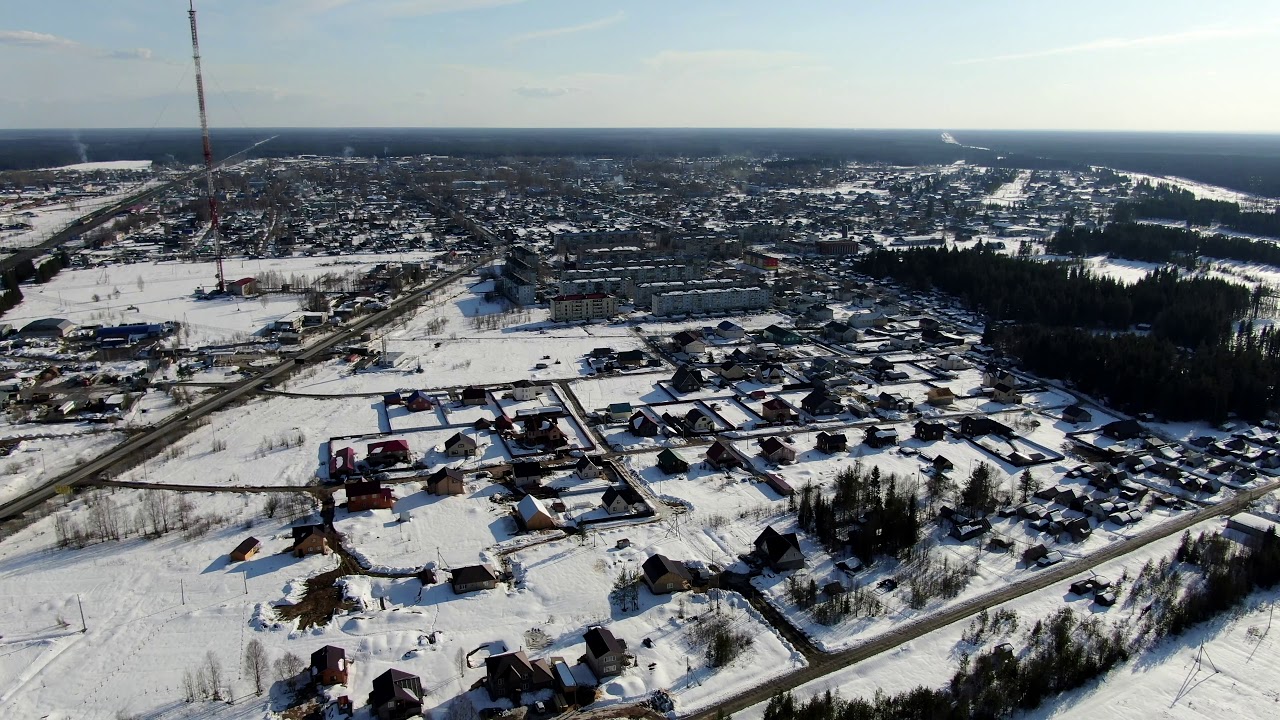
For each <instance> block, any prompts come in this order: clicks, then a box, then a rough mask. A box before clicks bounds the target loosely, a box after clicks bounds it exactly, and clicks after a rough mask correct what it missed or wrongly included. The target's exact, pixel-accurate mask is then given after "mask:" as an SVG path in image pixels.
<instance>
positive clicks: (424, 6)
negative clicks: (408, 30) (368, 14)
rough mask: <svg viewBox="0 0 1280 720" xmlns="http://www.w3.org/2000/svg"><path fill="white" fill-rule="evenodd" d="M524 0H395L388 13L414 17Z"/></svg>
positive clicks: (388, 5) (479, 8)
mask: <svg viewBox="0 0 1280 720" xmlns="http://www.w3.org/2000/svg"><path fill="white" fill-rule="evenodd" d="M521 2H524V0H395V1H394V2H391V3H388V4H386V7H385V8H384V10H385V12H386V14H388V15H394V16H401V17H413V16H419V15H439V14H442V13H453V12H467V11H470V10H484V9H486V8H491V7H501V6H502V5H515V4H516V3H521Z"/></svg>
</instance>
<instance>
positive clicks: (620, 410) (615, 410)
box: [604, 402, 634, 422]
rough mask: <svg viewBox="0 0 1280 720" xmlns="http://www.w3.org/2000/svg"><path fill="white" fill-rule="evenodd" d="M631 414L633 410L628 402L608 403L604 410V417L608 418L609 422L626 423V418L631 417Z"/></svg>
mask: <svg viewBox="0 0 1280 720" xmlns="http://www.w3.org/2000/svg"><path fill="white" fill-rule="evenodd" d="M632 412H634V410H633V409H632V407H631V403H628V402H619V403H609V407H607V408H605V410H604V413H605V415H607V416H609V421H610V422H626V421H627V418H629V417H631V413H632Z"/></svg>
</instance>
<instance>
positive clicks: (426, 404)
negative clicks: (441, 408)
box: [404, 390, 435, 412]
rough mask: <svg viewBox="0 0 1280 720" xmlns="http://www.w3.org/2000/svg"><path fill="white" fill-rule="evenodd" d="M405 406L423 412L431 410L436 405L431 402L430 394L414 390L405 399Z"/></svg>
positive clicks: (411, 410)
mask: <svg viewBox="0 0 1280 720" xmlns="http://www.w3.org/2000/svg"><path fill="white" fill-rule="evenodd" d="M404 406H405V407H406V408H408V409H409V411H410V412H422V411H423V410H430V409H431V408H432V407H434V406H435V405H434V403H432V402H431V396H430V395H428V394H426V393H425V392H423V391H421V390H414V391H413V392H411V393H409V397H408V399H406V400H405V401H404Z"/></svg>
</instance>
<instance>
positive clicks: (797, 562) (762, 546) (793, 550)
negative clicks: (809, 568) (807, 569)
mask: <svg viewBox="0 0 1280 720" xmlns="http://www.w3.org/2000/svg"><path fill="white" fill-rule="evenodd" d="M755 546H756V554H758V555H759V556H760V557H761V559H763V560H764V561H765V562H766V563H768V564H769V567H771V568H773V569H774V570H776V571H778V572H783V571H785V570H799V569H800V568H802V567H804V553H803V552H801V551H800V538H799V537H797V536H796V534H795V533H787V534H785V535H783V534H782V533H779V532H778V531H777V530H774V529H773V526H772V525H770V526H769V527H766V528H765V529H764V532H762V533H760V536H759V537H757V538H756V542H755Z"/></svg>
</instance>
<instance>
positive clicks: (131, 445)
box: [0, 256, 492, 520]
mask: <svg viewBox="0 0 1280 720" xmlns="http://www.w3.org/2000/svg"><path fill="white" fill-rule="evenodd" d="M491 259H492V258H491V257H488V256H486V257H483V258H481V259H479V260H477V261H476V262H474V263H472V264H470V265H467V266H466V267H464V268H463V269H461V270H458V271H457V272H455V273H452V274H450V275H448V276H446V277H443V278H441V279H440V280H437V281H436V282H434V283H432V284H431V285H428V286H427V287H424V288H421V289H419V290H416V291H414V292H412V293H410V294H408V295H406V296H404V297H402V298H400V299H398V300H396V301H395V302H393V303H391V305H390V306H389V307H388V308H387V309H386V310H382V311H380V312H377V313H374V314H372V315H369V316H367V317H365V318H362V319H360V320H358V321H356V322H355V323H352V324H351V325H348V326H345V327H344V328H342V329H341V330H339V331H338V332H335V333H333V334H332V335H329V336H328V337H325V338H323V339H321V340H320V341H319V342H318V343H316V344H315V345H313V346H311V347H310V348H307V349H306V350H303V351H301V352H298V353H296V354H294V355H293V356H291V357H286V358H285V360H284V361H283V362H281V363H280V364H279V365H277V366H276V367H274V368H271V369H270V370H267V371H266V372H264V373H262V374H261V375H257V376H254V377H252V378H247V379H245V380H243V381H241V382H239V383H236V384H234V385H230V386H228V387H227V389H226V390H223V391H222V392H220V393H218V394H217V395H214V396H213V397H210V398H208V399H206V400H204V401H202V402H200V403H197V404H196V405H193V406H191V407H190V408H188V409H187V411H186V412H185V413H182V414H174V415H173V416H171V417H169V418H168V419H166V420H163V421H161V422H159V423H157V424H156V425H155V426H153V427H152V429H151V430H149V431H148V432H146V433H144V434H142V435H139V436H137V437H134V438H132V439H130V440H126V441H125V442H124V443H122V444H120V445H118V446H116V447H115V448H114V449H112V450H110V451H108V452H107V453H105V454H104V455H102V456H101V457H99V458H98V459H96V460H93V461H91V462H89V463H86V464H84V465H81V466H80V467H77V468H75V469H74V470H71V471H68V472H66V473H64V474H62V475H61V476H58V477H55V478H52V479H50V480H48V481H47V482H45V483H44V484H43V485H40V486H39V487H37V488H35V489H33V490H31V491H30V492H29V493H27V494H26V495H25V496H23V497H21V498H19V499H17V500H14V501H11V502H8V503H5V504H4V505H0V520H6V519H9V518H12V517H16V516H18V515H21V514H22V513H24V512H27V511H28V510H31V509H32V508H34V507H37V506H38V505H40V504H41V503H43V502H44V501H45V500H48V499H49V498H51V497H53V495H54V494H55V491H54V488H55V487H57V486H60V485H65V486H75V485H78V484H81V483H84V482H85V481H87V480H90V479H94V478H97V477H98V476H99V475H101V474H102V473H104V472H107V471H108V470H110V469H111V468H113V467H116V466H117V465H118V464H121V463H126V462H128V461H130V460H133V459H134V458H136V457H137V456H139V455H144V454H145V455H147V456H154V455H155V454H156V453H157V452H159V450H160V448H161V447H163V446H164V445H166V444H168V443H170V442H172V441H173V440H175V439H177V438H178V437H181V436H182V435H184V434H185V433H186V432H187V430H188V429H189V428H190V427H192V425H191V423H193V422H194V421H195V420H197V419H198V418H201V417H203V416H205V415H208V414H209V413H212V412H216V411H218V410H221V409H222V408H224V407H227V406H228V405H230V404H232V403H234V402H236V401H238V400H240V399H241V398H243V397H245V396H246V395H249V394H250V393H254V392H257V391H258V390H260V389H261V388H262V386H264V385H268V384H272V383H275V382H278V381H280V380H283V379H284V378H286V377H287V376H288V375H289V374H291V373H293V372H294V371H295V370H296V369H297V368H299V367H302V366H303V365H305V364H306V363H308V362H310V361H312V360H315V359H316V358H318V357H320V356H322V355H323V354H324V353H326V352H328V351H329V350H330V349H331V348H333V347H335V346H337V345H340V344H342V343H344V342H349V341H351V340H352V339H353V338H355V337H357V336H359V334H360V333H362V332H364V331H365V330H367V329H369V328H371V327H374V326H376V325H380V324H382V323H385V322H387V321H388V320H391V319H392V318H394V317H396V316H398V315H399V314H401V313H402V312H404V311H406V310H409V309H411V308H413V307H415V306H416V305H417V303H418V302H420V301H421V300H423V299H425V298H427V297H428V296H429V295H430V294H431V293H432V292H435V291H436V290H439V289H440V288H442V287H444V286H445V285H448V284H449V283H452V282H454V281H456V280H458V279H459V278H461V277H463V276H465V275H467V274H468V273H470V272H473V271H474V270H475V269H476V268H478V267H480V266H482V265H484V264H485V263H487V262H489V261H490V260H491Z"/></svg>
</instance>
